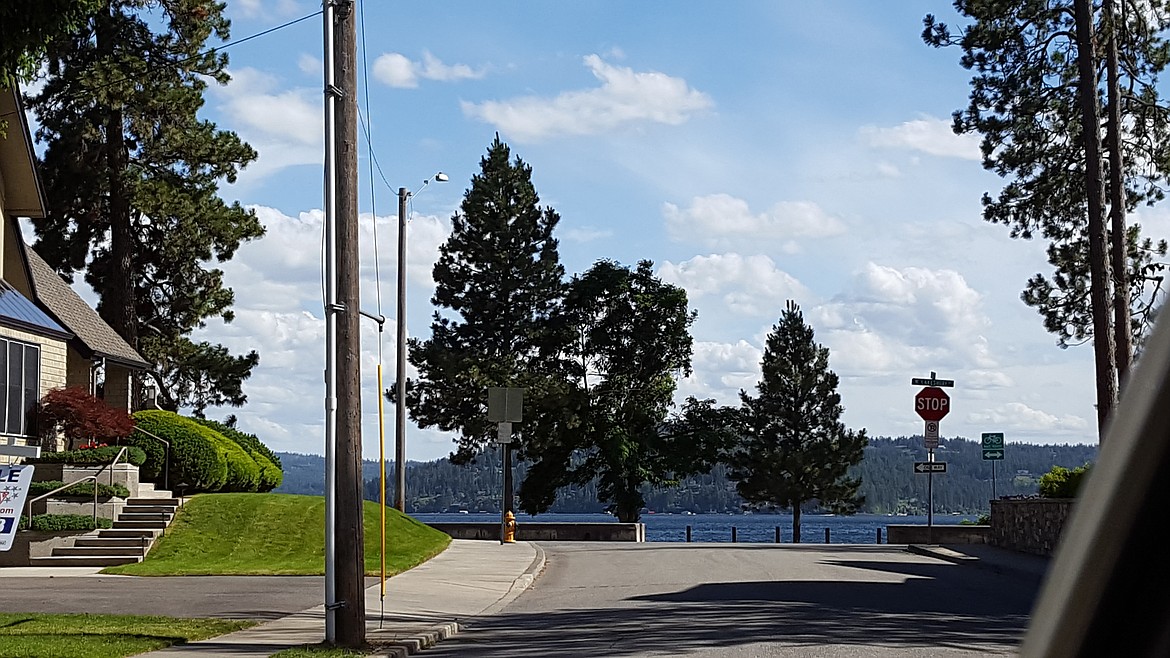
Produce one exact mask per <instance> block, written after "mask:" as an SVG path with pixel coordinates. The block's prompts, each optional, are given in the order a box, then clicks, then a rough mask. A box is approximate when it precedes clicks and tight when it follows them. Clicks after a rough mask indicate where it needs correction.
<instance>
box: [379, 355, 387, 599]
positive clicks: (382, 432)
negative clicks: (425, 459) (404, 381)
mask: <svg viewBox="0 0 1170 658" xmlns="http://www.w3.org/2000/svg"><path fill="white" fill-rule="evenodd" d="M385 399H386V396H385V394H383V393H382V360H381V359H378V468H379V469H380V470H381V475H382V477H381V480H380V482H381V486H379V487H378V502H379V503H381V504H380V505H378V510H379V511H380V512H381V514H382V551H381V554H380V558H381V560H382V585H381V598H382V599H383V600H385V598H386V423H385V421H384V420H383V418H384V416H383V414H382V405H383V403H384V400H385Z"/></svg>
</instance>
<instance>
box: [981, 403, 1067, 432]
mask: <svg viewBox="0 0 1170 658" xmlns="http://www.w3.org/2000/svg"><path fill="white" fill-rule="evenodd" d="M967 420H968V421H969V422H971V423H978V424H983V425H987V426H994V427H996V428H997V429H1006V430H1020V431H1024V432H1066V431H1067V432H1080V431H1083V430H1085V429H1086V428H1088V427H1089V423H1088V421H1086V420H1085V419H1084V418H1081V417H1080V416H1074V415H1070V414H1066V415H1063V416H1057V415H1055V414H1050V413H1048V412H1046V411H1041V410H1039V409H1033V408H1032V407H1029V406H1028V405H1026V404H1024V403H1022V402H1008V403H1007V404H1003V405H1000V406H999V407H995V408H993V409H985V410H983V411H979V412H973V413H970V414H968V416H967Z"/></svg>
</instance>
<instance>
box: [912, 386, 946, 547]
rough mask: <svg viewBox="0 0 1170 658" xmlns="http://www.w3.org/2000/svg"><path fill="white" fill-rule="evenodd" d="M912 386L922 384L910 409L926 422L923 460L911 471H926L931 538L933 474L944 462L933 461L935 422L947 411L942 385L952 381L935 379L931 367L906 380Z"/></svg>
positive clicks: (929, 536)
mask: <svg viewBox="0 0 1170 658" xmlns="http://www.w3.org/2000/svg"><path fill="white" fill-rule="evenodd" d="M910 383H911V384H912V385H914V386H924V387H925V388H923V389H922V390H921V391H918V393H917V394H916V395H915V396H914V411H915V412H916V413H917V414H918V416H919V417H920V418H922V420H923V421H925V423H926V426H925V427H924V428H923V431H922V437H923V445H925V446H926V461H925V462H915V463H914V472H915V473H926V499H927V503H926V505H927V506H926V537H927V539H926V542H927V543H928V544H930V543H933V542H932V541H931V539H932V534H933V529H934V474H935V473H946V472H947V463H946V462H936V461H934V449H935V448H937V447H938V423H939V421H941V420H942V419H943V418H944V417H946V415H947V414H948V413H950V411H951V396H949V395H947V392H946V391H944V390H942V387H944V386H945V387H951V386H954V385H955V380H953V379H939V378H938V376H937V375H936V374H935V373H934V371H931V373H930V377H914V378H912V379H911V380H910Z"/></svg>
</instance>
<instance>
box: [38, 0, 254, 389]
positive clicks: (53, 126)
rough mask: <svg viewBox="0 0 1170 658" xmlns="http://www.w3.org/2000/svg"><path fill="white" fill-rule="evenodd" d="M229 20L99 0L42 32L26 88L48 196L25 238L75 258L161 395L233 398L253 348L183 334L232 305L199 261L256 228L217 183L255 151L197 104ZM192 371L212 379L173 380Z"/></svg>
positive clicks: (227, 313)
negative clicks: (81, 15)
mask: <svg viewBox="0 0 1170 658" xmlns="http://www.w3.org/2000/svg"><path fill="white" fill-rule="evenodd" d="M228 27H229V24H228V21H227V19H226V18H224V16H223V5H222V4H221V3H219V2H216V1H215V0H155V1H152V2H145V1H144V0H106V1H105V2H103V3H102V7H101V8H100V9H99V10H98V11H97V13H96V14H94V15H93V16H92V17H91V18H90V19H89V20H88V21H87V22H86V23H85V25H84V26H83V28H82V29H81V30H79V31H78V32H77V33H76V34H74V35H72V36H70V37H67V38H62V39H58V40H56V41H54V42H52V43H51V44H50V46H49V48H48V60H47V70H48V76H47V79H46V80H45V83H44V86H43V87H42V88H41V90H40V91H39V92H38V93H36V94H35V95H34V96H33V97H32V98H31V107H32V109H33V110H35V112H36V114H37V117H38V120H39V122H40V128H39V130H38V131H37V137H38V138H39V139H40V140H42V141H43V142H45V143H46V144H47V148H46V149H45V154H44V158H43V160H42V161H41V176H42V179H43V180H44V184H45V190H46V199H47V201H48V205H49V208H48V213H47V217H46V218H44V219H42V220H38V221H37V222H35V224H34V228H35V231H36V235H37V242H36V245H35V247H36V249H37V251H38V252H39V253H40V254H41V255H42V256H43V257H44V258H45V260H46V261H48V262H49V263H50V264H51V265H53V266H54V268H56V269H57V271H58V272H60V273H61V274H63V275H65V276H67V277H69V278H71V277H72V275H73V274H75V273H77V272H82V271H84V273H85V280H86V281H87V282H88V283H89V284H90V285H92V286H93V288H94V290H96V291H97V293H98V296H99V298H100V301H99V303H98V312H99V313H100V314H101V316H102V318H103V319H105V320H106V322H108V323H109V324H110V326H112V327H113V328H114V330H115V331H117V332H118V334H119V335H121V336H122V338H124V339H125V340H126V341H127V342H128V343H129V344H130V345H131V346H133V347H135V348H138V349H139V350H140V351H141V353H142V354H143V356H145V357H146V358H147V359H148V360H150V361H153V362H156V363H158V364H159V368H160V373H159V374H160V376H161V380H162V383H163V384H164V386H163V391H162V393H163V398H164V399H163V401H164V405H165V406H168V407H170V408H177V407H179V406H194V407H195V408H196V409H202V408H203V407H204V406H206V405H207V404H218V403H225V402H226V403H228V404H236V405H238V404H242V403H243V402H244V400H245V399H246V398H245V396H244V395H243V394H242V393H240V392H239V390H240V383H241V382H242V381H243V379H245V378H246V377H247V376H248V374H250V372H251V368H252V366H254V365H255V363H256V361H257V359H258V357H257V355H256V353H255V352H252V353H250V354H248V355H246V356H243V357H229V358H227V359H224V358H218V357H221V356H223V352H224V351H223V348H221V347H220V346H216V345H210V344H207V343H192V342H191V341H190V340H189V339H188V338H187V336H188V335H189V334H190V333H191V332H192V330H194V329H195V328H197V327H201V326H203V324H204V322H205V321H206V320H207V319H208V318H212V317H216V316H218V317H221V318H222V319H223V320H224V321H228V322H230V321H231V320H232V318H233V314H232V311H231V305H232V302H233V294H232V291H231V289H230V288H227V287H225V286H224V285H223V274H222V272H221V271H220V270H219V269H215V268H211V267H207V263H208V262H209V261H211V260H212V259H216V260H218V261H220V262H222V261H225V260H228V259H230V258H231V257H232V256H233V254H234V253H235V250H236V249H237V248H238V247H239V245H240V244H241V243H242V242H243V241H246V240H251V239H254V238H258V237H260V236H261V235H262V234H263V232H264V229H263V227H262V226H261V225H260V223H259V221H258V220H257V219H256V217H255V215H254V213H252V212H251V211H249V210H245V209H244V208H242V207H241V206H240V205H239V203H233V204H231V205H229V204H227V203H225V202H224V201H223V200H222V199H221V198H220V197H219V196H218V194H217V193H218V185H219V181H220V180H227V181H228V182H233V181H234V180H235V178H236V174H237V172H238V171H239V169H240V168H242V167H244V166H245V165H247V164H248V163H249V162H251V161H252V160H254V159H255V158H256V152H255V151H254V150H252V148H251V147H249V146H248V145H247V144H245V143H243V142H242V141H241V140H240V139H239V138H238V137H237V136H236V135H235V134H234V133H231V132H227V131H221V130H218V129H217V128H216V126H215V125H214V124H213V123H211V122H209V121H206V120H202V119H200V118H199V117H198V112H199V109H200V108H201V106H202V105H203V91H204V89H205V88H206V86H207V84H208V83H207V81H208V80H212V81H215V82H217V83H220V84H224V83H226V82H227V80H228V75H227V73H226V70H225V67H226V66H227V56H226V55H223V54H221V53H217V52H215V51H212V50H205V44H206V43H207V41H208V40H209V39H210V38H212V37H215V38H218V39H226V38H227V36H228ZM191 381H201V382H213V383H214V384H213V385H212V386H211V387H200V386H183V385H182V384H181V383H182V382H191ZM225 392H226V393H225Z"/></svg>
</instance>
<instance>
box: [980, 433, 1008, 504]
mask: <svg viewBox="0 0 1170 658" xmlns="http://www.w3.org/2000/svg"><path fill="white" fill-rule="evenodd" d="M982 439H983V442H982V448H983V459H985V460H988V461H990V462H991V499H992V500H995V462H997V461H1002V460H1003V432H984V433H983V437H982Z"/></svg>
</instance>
